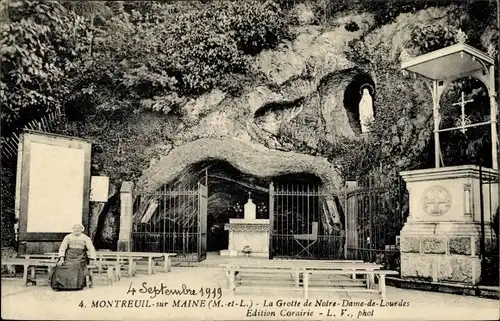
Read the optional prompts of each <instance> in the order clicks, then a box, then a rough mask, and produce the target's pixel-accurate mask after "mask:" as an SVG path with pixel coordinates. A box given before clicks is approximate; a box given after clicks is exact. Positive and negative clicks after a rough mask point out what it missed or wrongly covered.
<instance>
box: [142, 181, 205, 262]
mask: <svg viewBox="0 0 500 321" xmlns="http://www.w3.org/2000/svg"><path fill="white" fill-rule="evenodd" d="M207 197H208V188H207V186H206V185H203V184H201V183H198V184H197V185H195V186H191V187H185V188H175V189H171V188H170V187H169V186H164V187H163V188H162V189H161V190H158V191H157V192H155V193H152V194H140V195H138V196H137V198H136V202H135V204H134V206H135V209H134V225H133V231H132V242H133V249H134V251H137V252H162V253H177V257H175V258H174V260H180V261H195V262H196V261H197V262H199V261H202V260H204V259H205V258H206V255H207Z"/></svg>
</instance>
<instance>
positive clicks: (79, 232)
mask: <svg viewBox="0 0 500 321" xmlns="http://www.w3.org/2000/svg"><path fill="white" fill-rule="evenodd" d="M83 230H84V227H83V225H82V224H75V225H74V226H73V233H71V234H68V235H66V237H65V238H64V240H63V241H62V243H61V246H60V247H59V259H58V261H57V265H56V267H55V269H54V273H53V274H52V276H51V279H50V286H51V287H52V289H54V290H56V291H72V290H73V291H75V290H82V289H83V288H84V287H85V286H86V276H87V275H88V269H87V263H88V260H89V258H90V259H92V260H95V259H96V251H95V248H94V245H93V244H92V240H91V239H90V237H88V236H87V235H85V234H83ZM87 251H88V252H89V256H87Z"/></svg>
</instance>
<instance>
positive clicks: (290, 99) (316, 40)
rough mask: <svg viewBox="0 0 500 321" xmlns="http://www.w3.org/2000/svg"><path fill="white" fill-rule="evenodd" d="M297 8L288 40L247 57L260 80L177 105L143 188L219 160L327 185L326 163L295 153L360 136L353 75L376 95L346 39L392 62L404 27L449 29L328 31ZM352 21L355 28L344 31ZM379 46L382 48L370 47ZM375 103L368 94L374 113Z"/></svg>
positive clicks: (399, 26) (345, 19)
mask: <svg viewBox="0 0 500 321" xmlns="http://www.w3.org/2000/svg"><path fill="white" fill-rule="evenodd" d="M297 8H299V9H300V8H302V9H300V10H299V9H297V10H299V11H298V12H297V13H296V15H297V18H298V21H300V26H298V27H295V29H294V30H293V32H294V33H295V35H296V37H295V40H293V41H288V42H285V43H282V44H281V45H280V46H278V48H276V49H274V50H266V51H263V52H262V53H260V54H259V55H257V56H256V57H255V59H254V69H255V70H257V71H259V72H260V74H261V75H262V78H261V79H258V80H255V83H254V84H251V85H247V86H246V87H245V88H244V90H243V92H241V93H240V94H239V95H238V96H232V95H230V94H228V93H225V92H223V91H221V90H218V89H217V90H213V91H212V92H210V93H207V94H205V95H202V96H201V97H198V98H197V99H192V100H191V101H188V102H187V104H186V105H185V106H183V108H182V109H183V110H184V111H185V115H184V116H183V117H182V124H181V125H180V126H179V128H177V129H176V131H175V135H173V137H172V145H171V146H167V148H163V149H162V150H165V152H162V153H160V154H161V155H163V156H164V157H163V158H162V159H154V160H152V161H151V163H150V168H149V169H147V170H146V171H145V172H144V175H143V177H142V178H141V179H140V180H141V182H142V184H143V186H144V187H145V188H156V187H158V186H160V184H164V183H167V182H168V180H169V179H174V178H175V175H176V174H178V173H179V171H180V170H181V169H182V168H185V167H186V165H187V164H190V163H193V162H197V161H202V160H203V159H207V158H219V159H223V160H227V161H228V162H229V163H231V164H232V165H234V166H236V167H237V168H238V169H240V170H241V171H243V172H245V171H246V172H250V173H260V174H261V175H264V176H265V175H277V174H280V173H286V172H291V173H294V172H298V171H304V172H308V173H312V174H315V175H317V176H318V177H320V178H321V179H322V180H323V181H325V182H328V183H327V184H330V185H331V186H333V185H335V184H334V183H333V182H334V181H336V180H337V179H338V177H337V175H336V174H333V173H334V171H333V170H331V169H328V170H327V168H329V165H328V164H327V162H326V160H324V159H319V158H315V157H312V156H306V155H301V154H299V153H297V152H296V151H297V150H299V148H300V150H315V149H316V148H318V147H320V146H323V143H335V142H337V141H339V139H340V138H342V137H348V138H355V137H356V136H358V135H359V134H360V129H359V119H358V118H359V115H357V114H356V113H357V112H358V110H357V108H358V107H357V106H358V104H359V98H360V97H356V96H355V95H354V98H353V97H349V94H348V93H347V91H348V88H350V87H352V86H353V85H352V84H353V82H355V79H356V77H359V76H360V75H364V77H365V79H367V80H366V81H368V82H369V83H370V84H372V85H373V87H374V88H375V91H376V85H377V74H376V73H375V72H373V71H372V70H370V69H369V68H370V67H369V66H368V65H367V66H356V65H355V64H354V63H352V62H351V61H349V60H348V59H347V57H346V55H345V51H346V50H347V49H348V44H349V42H350V41H352V40H356V39H361V38H362V39H363V44H364V45H365V46H366V47H367V48H368V49H369V50H371V51H373V52H377V53H379V52H380V54H383V55H385V56H387V57H393V58H394V59H395V60H397V59H398V55H399V52H400V49H401V47H402V46H403V47H404V46H405V45H406V44H407V43H408V42H409V41H411V39H410V38H411V30H412V26H415V25H419V24H429V23H432V24H439V25H443V26H444V25H446V24H449V21H447V19H446V17H447V10H451V9H450V8H451V7H450V8H439V9H436V8H430V9H427V10H422V11H420V12H417V13H413V14H402V15H400V16H399V17H398V18H397V19H396V21H394V22H393V23H391V24H388V25H384V26H381V27H379V28H372V27H373V23H374V22H373V21H374V19H373V16H372V15H370V14H352V15H345V16H342V17H339V18H338V19H337V20H336V21H333V22H332V23H331V24H329V26H316V25H312V23H313V21H316V20H317V18H318V17H312V16H311V14H312V11H311V10H310V8H309V7H308V6H307V5H304V6H298V7H297ZM315 19H316V20H315ZM352 23H356V25H357V26H358V29H357V30H355V31H349V30H347V29H346V25H347V24H352ZM348 29H349V28H348ZM350 30H353V29H350ZM379 47H380V48H382V47H383V48H385V49H384V50H379V51H377V50H375V49H374V48H379ZM366 81H365V82H366ZM356 85H360V84H359V83H357V84H356ZM354 87H356V86H354ZM357 90H358V89H356V88H354V89H353V90H352V91H351V92H356V91H357ZM356 99H357V100H358V101H355V100H356ZM346 101H347V102H348V103H346ZM349 101H350V102H349ZM378 103H382V102H378V101H377V97H376V95H375V97H374V109H375V111H376V108H377V106H376V104H378ZM348 105H349V106H348ZM353 106H354V107H353Z"/></svg>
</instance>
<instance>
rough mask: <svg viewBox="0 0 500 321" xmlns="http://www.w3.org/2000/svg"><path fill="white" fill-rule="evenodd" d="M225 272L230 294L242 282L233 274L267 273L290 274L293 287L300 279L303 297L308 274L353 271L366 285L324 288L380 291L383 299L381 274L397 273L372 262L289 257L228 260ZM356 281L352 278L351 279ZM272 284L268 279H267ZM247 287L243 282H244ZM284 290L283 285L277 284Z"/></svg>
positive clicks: (352, 274) (309, 285)
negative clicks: (280, 258)
mask: <svg viewBox="0 0 500 321" xmlns="http://www.w3.org/2000/svg"><path fill="white" fill-rule="evenodd" d="M225 268H226V270H227V272H228V287H229V289H230V291H231V293H234V291H235V288H236V286H237V284H238V285H242V284H241V283H240V282H238V281H239V280H237V275H238V274H241V273H245V272H249V273H250V274H253V275H255V274H267V275H269V274H270V275H277V274H281V275H283V274H284V275H292V276H294V278H295V280H294V282H293V283H294V285H295V287H296V288H298V287H299V286H300V284H301V283H300V281H301V279H302V287H303V289H304V297H305V298H307V296H308V293H309V289H310V288H311V284H310V279H311V276H312V275H320V276H325V275H346V276H349V277H352V276H356V275H357V274H361V275H365V276H366V279H365V281H364V282H366V287H363V288H352V289H351V288H348V289H345V288H342V289H339V288H332V287H330V288H328V290H330V291H351V292H352V291H358V292H380V293H381V294H382V297H383V298H385V296H386V294H385V275H387V274H397V272H394V271H387V270H381V269H380V268H381V265H379V264H373V263H362V262H359V261H355V262H352V261H351V262H349V261H313V262H311V261H305V260H301V261H298V260H290V261H286V262H282V261H260V262H259V261H253V262H245V263H243V262H242V263H232V264H227V265H226V266H225ZM375 276H377V277H378V279H379V289H377V290H372V285H373V284H374V283H375V281H374V280H375ZM353 279H354V280H356V278H355V277H354V278H353ZM267 283H269V285H272V284H271V283H272V282H267ZM244 286H247V285H244ZM262 286H265V287H268V284H266V283H265V284H261V285H260V287H262ZM277 288H279V289H284V287H277Z"/></svg>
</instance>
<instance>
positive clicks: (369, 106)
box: [359, 84, 375, 134]
mask: <svg viewBox="0 0 500 321" xmlns="http://www.w3.org/2000/svg"><path fill="white" fill-rule="evenodd" d="M374 91H375V90H374V89H373V86H372V85H370V84H364V85H362V86H361V87H360V88H359V93H360V94H361V100H360V101H359V123H360V124H361V133H362V134H365V133H368V132H369V129H368V124H369V123H371V122H372V121H373V120H374V119H375V118H374V114H373V100H372V96H371V95H372V94H373V93H374Z"/></svg>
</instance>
